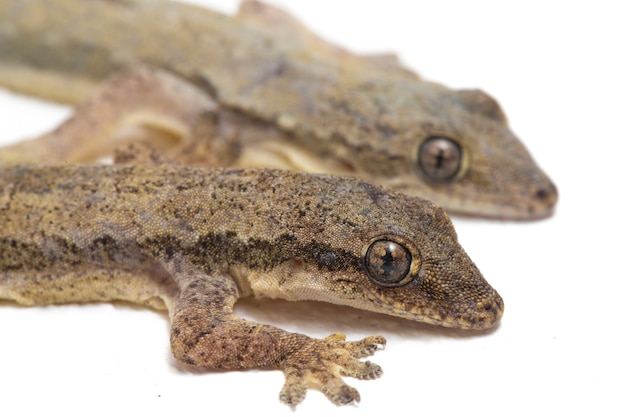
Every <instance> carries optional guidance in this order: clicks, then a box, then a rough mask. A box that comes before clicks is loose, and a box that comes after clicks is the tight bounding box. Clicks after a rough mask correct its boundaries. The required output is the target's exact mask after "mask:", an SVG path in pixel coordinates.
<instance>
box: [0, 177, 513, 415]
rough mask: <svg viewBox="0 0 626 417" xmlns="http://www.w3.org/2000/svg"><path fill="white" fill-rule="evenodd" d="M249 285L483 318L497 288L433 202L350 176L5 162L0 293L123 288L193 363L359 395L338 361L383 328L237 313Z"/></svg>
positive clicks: (22, 295) (368, 371) (115, 291)
mask: <svg viewBox="0 0 626 417" xmlns="http://www.w3.org/2000/svg"><path fill="white" fill-rule="evenodd" d="M245 296H255V297H270V298H283V299H287V300H293V301H297V300H319V301H325V302H330V303H336V304H342V305H347V306H352V307H355V308H359V309H364V310H370V311H375V312H380V313H383V314H389V315H394V316H398V317H403V318H406V319H409V320H417V321H422V322H427V323H432V324H437V325H443V326H448V327H456V328H463V329H486V328H489V327H492V326H493V325H494V324H495V323H496V322H497V321H498V320H499V318H500V317H501V315H502V312H503V308H504V306H503V302H502V298H501V297H500V296H499V295H498V293H497V292H496V291H495V290H494V289H493V288H492V287H491V286H490V285H489V284H488V283H487V281H486V280H485V279H484V278H483V276H482V275H481V273H480V272H479V270H478V268H477V267H476V266H475V265H474V263H473V262H472V261H471V260H470V258H469V257H468V256H467V254H466V253H465V252H464V250H463V249H462V248H461V246H460V245H459V243H458V241H457V236H456V233H455V231H454V228H453V226H452V224H451V222H450V220H449V218H448V216H447V215H446V214H445V213H444V212H443V210H441V208H440V207H438V206H437V205H435V204H434V203H432V202H430V201H427V200H423V199H419V198H416V197H408V196H405V195H403V194H399V193H392V192H388V191H384V190H383V189H381V188H379V187H376V186H373V185H370V184H368V183H365V182H363V181H361V180H358V179H354V178H348V177H335V176H329V175H322V174H306V173H296V172H290V171H280V170H232V169H230V170H229V169H210V168H194V167H180V166H170V165H109V166H106V165H94V166H89V165H64V166H34V165H18V166H13V167H0V299H8V300H14V301H16V302H18V303H20V304H24V305H45V304H56V303H70V302H91V301H111V300H123V301H129V302H133V303H138V304H142V305H147V306H150V307H154V308H157V309H167V311H168V313H169V316H170V319H171V323H172V328H171V346H172V352H173V354H174V356H175V357H176V358H178V359H179V360H182V361H184V362H186V363H189V364H193V365H197V366H203V367H210V368H224V369H241V368H267V367H273V368H279V369H282V370H283V371H284V373H285V376H286V382H285V385H284V387H283V389H282V391H281V395H280V398H281V400H282V401H283V402H285V403H287V404H297V403H299V402H300V401H302V399H303V398H304V395H305V392H306V390H307V387H310V388H317V389H320V390H321V391H323V392H324V393H325V394H326V395H327V396H328V397H329V398H330V399H331V400H332V401H333V402H335V403H337V404H344V403H349V402H352V401H358V399H359V396H358V392H356V390H354V389H353V388H351V387H349V386H348V385H346V384H345V383H344V382H343V381H342V380H341V376H346V375H348V376H354V377H357V378H362V379H370V378H375V377H378V376H380V375H381V373H382V371H381V369H380V367H378V366H377V365H375V364H372V363H370V362H360V361H359V360H358V359H359V358H362V357H364V356H367V355H370V354H372V353H373V352H374V351H375V350H376V349H377V348H378V347H380V346H381V345H384V343H385V341H384V339H383V338H382V337H380V336H372V337H368V338H366V339H363V340H361V341H358V342H346V341H345V337H344V336H343V335H332V336H329V337H328V338H326V339H322V340H318V339H312V338H310V337H308V336H305V335H302V334H294V333H289V332H287V331H284V330H281V329H278V328H276V327H273V326H269V325H264V324H260V323H254V322H251V321H247V320H243V319H240V318H238V317H236V316H235V315H234V313H233V306H234V304H235V302H236V301H237V299H239V298H241V297H245Z"/></svg>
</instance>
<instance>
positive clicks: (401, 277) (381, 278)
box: [364, 239, 413, 287]
mask: <svg viewBox="0 0 626 417" xmlns="http://www.w3.org/2000/svg"><path fill="white" fill-rule="evenodd" d="M364 262H365V269H366V270H367V272H368V274H369V277H370V278H371V279H372V280H373V281H374V282H376V283H377V284H379V285H382V286H385V287H397V286H401V285H404V284H407V283H408V282H409V281H410V280H411V279H412V275H411V274H409V272H410V270H411V263H412V262H413V257H412V256H411V252H409V250H408V249H407V248H405V247H404V246H402V245H401V244H399V243H396V242H394V241H393V240H386V239H381V240H376V241H374V242H372V243H371V244H370V245H369V247H368V248H367V252H366V253H365V259H364Z"/></svg>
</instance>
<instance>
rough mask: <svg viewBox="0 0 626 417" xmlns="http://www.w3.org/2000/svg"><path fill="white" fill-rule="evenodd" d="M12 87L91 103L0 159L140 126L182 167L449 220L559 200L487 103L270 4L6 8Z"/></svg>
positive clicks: (0, 15) (106, 143)
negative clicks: (392, 200)
mask: <svg viewBox="0 0 626 417" xmlns="http://www.w3.org/2000/svg"><path fill="white" fill-rule="evenodd" d="M137 65H140V66H144V68H143V69H140V70H137V69H133V68H135V66H137ZM146 66H147V67H153V68H151V69H146V68H145V67H146ZM120 74H123V75H125V76H124V77H125V78H124V77H122V76H120ZM105 80H109V82H108V83H107V82H106V81H105ZM102 83H105V84H106V86H103V85H102ZM0 85H1V86H4V87H7V88H10V89H13V90H15V91H18V92H22V93H26V94H33V95H36V96H39V97H42V98H47V99H52V100H57V101H61V102H65V103H70V104H78V103H83V102H84V100H87V101H88V103H87V104H85V105H83V106H81V108H79V110H78V113H77V116H76V118H72V119H71V120H69V121H68V122H67V123H66V124H64V125H62V126H61V127H60V128H59V129H57V130H56V131H55V132H53V134H51V135H44V136H43V137H42V138H40V140H35V141H31V142H24V143H20V144H17V145H15V146H13V147H9V148H3V149H0V163H10V162H13V163H14V162H20V161H21V162H27V161H35V162H36V161H39V160H41V157H42V156H45V158H46V159H45V160H46V161H48V162H50V163H53V162H66V161H69V162H87V161H93V160H95V159H98V158H100V157H102V156H104V155H107V154H110V153H111V151H112V149H114V148H115V147H116V146H117V144H118V142H116V141H115V140H113V139H111V138H112V137H115V136H116V132H118V131H119V130H125V128H126V127H128V126H129V125H130V127H136V126H141V127H143V128H146V129H147V130H148V131H149V134H148V135H143V136H142V138H144V137H146V136H147V137H148V138H149V140H150V141H151V142H150V143H151V145H155V144H156V146H155V147H157V148H159V147H161V148H160V152H162V153H167V154H168V157H171V158H173V159H175V160H178V161H179V162H181V163H183V164H197V165H208V166H229V167H267V168H287V169H295V170H304V171H312V172H325V173H330V174H338V175H354V176H358V177H360V178H362V179H364V180H366V181H368V182H372V183H375V184H378V185H382V186H386V187H390V188H392V189H394V190H396V191H401V192H404V193H408V194H410V195H414V196H420V197H424V198H427V199H429V200H433V201H436V202H437V203H438V204H439V205H441V206H442V207H443V208H444V209H445V210H447V211H448V212H450V213H456V214H463V215H469V216H482V217H486V218H501V219H513V220H533V219H541V218H545V217H548V216H550V215H551V214H552V213H553V211H554V207H555V204H556V202H557V199H558V192H557V189H556V187H555V186H554V184H553V183H552V181H551V180H550V179H549V178H548V176H547V175H546V174H545V173H544V172H543V171H542V169H541V168H540V167H539V166H538V165H537V164H536V162H535V161H534V160H533V158H532V156H531V154H530V153H529V151H528V150H527V149H526V147H525V146H524V145H523V144H522V143H521V142H520V141H519V139H518V138H517V137H516V135H515V134H514V133H513V132H512V131H511V129H510V128H509V126H508V121H507V118H506V116H505V114H504V111H503V110H502V108H501V107H500V105H499V103H498V102H497V101H496V100H495V99H494V98H492V97H491V96H489V95H488V94H486V93H484V92H483V91H481V90H454V89H450V88H447V87H445V86H443V85H441V84H438V83H434V82H430V81H427V80H424V79H422V78H421V77H419V76H418V75H416V74H415V73H414V72H412V71H410V70H408V69H406V68H405V67H403V66H402V65H401V64H400V63H399V62H398V61H397V59H396V58H395V57H393V56H390V55H389V56H366V55H357V54H354V53H351V52H349V51H347V50H345V49H342V48H339V47H337V46H334V45H332V44H331V43H329V42H326V41H324V40H323V39H321V38H319V37H318V36H316V35H315V34H313V33H311V32H310V31H309V30H308V29H307V28H306V27H304V25H302V24H301V23H300V22H298V21H297V20H296V19H294V18H293V17H291V16H289V15H288V14H287V13H285V12H283V11H281V10H279V9H277V8H274V7H271V6H269V5H265V4H263V3H260V2H258V1H244V2H243V3H242V5H241V8H240V10H239V13H238V14H237V15H236V16H227V15H224V14H221V13H217V12H214V11H212V10H209V9H206V8H200V7H197V6H192V5H187V4H182V3H177V2H173V1H163V0H125V1H111V0H89V1H84V0H53V1H46V2H42V1H37V0H0ZM154 91H157V92H159V94H161V95H157V94H156V93H153V92H154ZM90 97H91V99H90ZM94 97H96V98H94ZM148 98H149V99H148ZM186 100H188V102H186ZM79 116H80V117H79ZM98 118H102V120H100V121H99V120H98ZM133 134H136V132H134V133H133ZM131 137H132V135H131ZM163 149H164V150H163ZM168 152H169V153H168Z"/></svg>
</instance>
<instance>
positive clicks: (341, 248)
mask: <svg viewBox="0 0 626 417" xmlns="http://www.w3.org/2000/svg"><path fill="white" fill-rule="evenodd" d="M318 178H327V180H328V181H329V183H328V185H329V188H328V189H325V190H324V192H323V193H321V192H319V193H318V194H316V196H314V197H313V199H312V201H311V202H310V204H309V206H312V207H323V208H324V210H323V211H322V213H323V214H322V216H321V217H320V216H319V214H318V215H316V216H312V217H311V220H310V221H311V222H312V223H311V224H315V225H316V226H315V227H314V228H313V227H311V228H307V229H304V228H303V229H301V230H302V232H301V233H302V236H297V237H296V238H295V239H293V240H291V241H289V242H286V241H285V242H283V243H282V244H281V246H282V247H285V246H288V245H297V247H298V249H297V250H294V251H293V253H298V254H300V255H299V256H298V257H297V259H289V260H287V262H283V263H281V265H280V267H279V270H274V271H273V276H275V277H278V278H276V279H277V282H278V283H277V284H276V285H275V287H280V288H281V291H280V293H279V294H276V293H274V294H275V296H280V297H283V296H285V295H286V294H287V296H286V298H288V299H292V300H297V299H309V300H318V301H325V302H332V303H335V304H342V305H349V306H352V307H356V308H359V309H363V310H370V311H376V312H380V313H384V314H389V315H394V316H398V317H403V318H407V319H410V320H415V321H421V322H426V323H431V324H437V325H442V326H446V327H454V328H461V329H487V328H490V327H492V326H493V325H494V324H495V323H496V322H497V321H498V320H499V319H500V317H501V316H502V313H503V308H504V305H503V302H502V298H501V297H500V296H499V295H498V293H497V292H496V290H494V289H493V288H492V287H491V286H490V285H489V283H488V282H487V281H486V280H485V278H483V276H482V274H481V273H480V271H479V270H478V268H477V267H476V265H475V264H474V263H473V262H472V261H471V259H470V258H469V256H468V255H467V254H466V253H465V251H464V250H463V248H462V247H461V246H460V244H459V242H458V240H457V235H456V232H455V230H454V227H453V225H452V223H451V221H450V219H449V217H448V216H447V215H446V213H445V212H444V211H443V210H442V209H441V208H440V207H439V206H438V205H436V204H435V203H433V202H431V201H428V200H424V199H421V198H417V197H410V196H407V195H405V194H401V193H395V192H387V191H385V190H384V189H382V188H379V187H376V186H374V185H371V184H368V183H365V182H360V181H358V180H356V179H348V178H343V179H342V178H340V177H318ZM330 181H332V183H330ZM331 187H332V189H331ZM300 192H301V193H304V191H303V188H300ZM300 199H303V194H300ZM302 201H304V200H302ZM305 218H306V216H305V217H304V218H300V221H304V220H305ZM320 219H322V220H320ZM306 221H308V220H306ZM320 222H321V223H320ZM310 229H314V230H315V233H314V234H313V235H312V234H311V233H310V231H309V230H310ZM268 296H274V295H272V294H268Z"/></svg>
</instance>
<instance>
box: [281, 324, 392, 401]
mask: <svg viewBox="0 0 626 417" xmlns="http://www.w3.org/2000/svg"><path fill="white" fill-rule="evenodd" d="M385 344H386V341H385V338H383V337H382V336H370V337H366V338H365V339H362V340H359V341H356V342H346V337H345V335H344V334H342V333H335V334H332V335H330V336H328V337H326V338H325V339H322V340H319V339H311V341H310V343H308V344H307V345H305V346H303V347H302V349H299V350H298V351H296V352H294V353H293V354H292V355H290V356H289V358H287V359H286V360H285V363H284V367H283V371H284V373H285V384H284V385H283V388H282V390H281V391H280V401H281V402H283V403H285V404H287V405H291V406H295V405H298V404H299V403H300V402H302V400H304V397H305V396H306V391H307V389H308V388H312V389H318V390H320V391H321V392H323V393H324V395H326V397H327V398H328V399H329V400H330V401H332V402H333V403H334V404H336V405H345V404H350V403H354V402H359V401H360V399H361V397H360V395H359V392H358V391H357V390H356V389H354V388H353V387H351V386H349V385H347V384H346V383H345V382H343V380H342V378H341V377H342V376H350V377H353V378H358V379H374V378H378V377H380V376H381V375H382V374H383V370H382V368H381V367H380V366H378V365H376V364H374V363H371V362H370V361H365V362H361V361H359V358H363V357H365V356H369V355H372V354H373V353H374V352H375V351H377V350H379V349H381V348H383V347H384V346H385Z"/></svg>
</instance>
